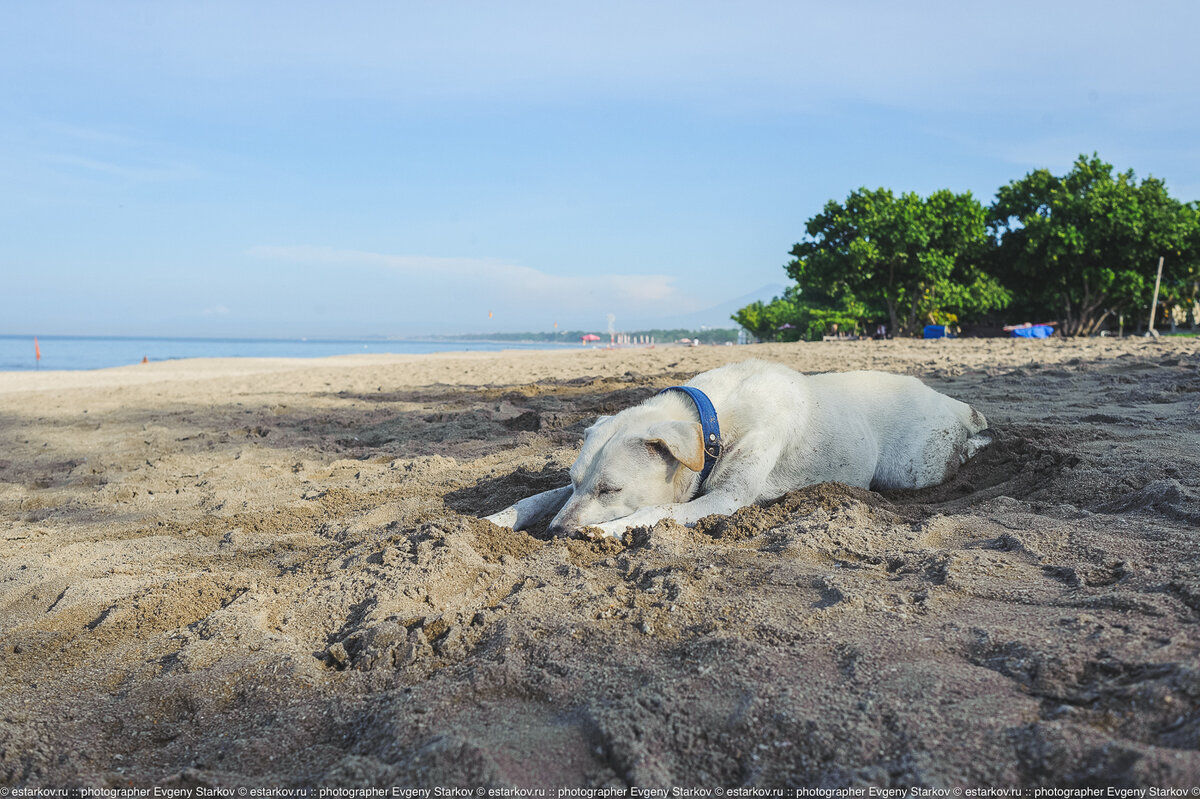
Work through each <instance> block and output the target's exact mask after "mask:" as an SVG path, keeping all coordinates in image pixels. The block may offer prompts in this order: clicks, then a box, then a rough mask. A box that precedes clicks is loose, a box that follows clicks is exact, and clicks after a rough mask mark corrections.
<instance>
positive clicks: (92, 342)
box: [0, 334, 579, 372]
mask: <svg viewBox="0 0 1200 799" xmlns="http://www.w3.org/2000/svg"><path fill="white" fill-rule="evenodd" d="M35 340H36V342H37V343H36V347H35ZM578 346H579V342H577V341H574V340H571V341H563V342H553V341H521V340H499V339H489V338H487V337H486V336H479V337H478V338H449V337H439V336H433V335H428V336H405V337H388V336H361V337H348V338H337V337H319V338H317V337H280V338H268V337H252V336H246V337H223V336H84V335H63V334H47V335H42V334H37V335H36V336H35V335H32V334H29V335H27V334H0V372H10V371H16V372H23V371H34V370H37V369H45V370H66V371H80V370H88V369H106V368H111V367H115V366H128V365H130V364H135V363H141V362H142V359H143V358H144V359H146V360H147V361H149V362H152V363H153V362H157V361H172V360H180V359H184V358H324V357H329V356H334V355H353V354H358V353H364V352H368V353H375V354H406V355H421V354H432V353H437V352H472V351H479V352H494V351H499V350H505V349H529V350H557V349H564V348H567V347H578ZM39 354H40V358H39V357H38V356H39Z"/></svg>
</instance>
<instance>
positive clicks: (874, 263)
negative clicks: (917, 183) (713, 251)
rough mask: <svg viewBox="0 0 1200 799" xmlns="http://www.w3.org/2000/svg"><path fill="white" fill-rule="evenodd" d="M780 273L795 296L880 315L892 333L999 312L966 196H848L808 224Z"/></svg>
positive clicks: (981, 217)
mask: <svg viewBox="0 0 1200 799" xmlns="http://www.w3.org/2000/svg"><path fill="white" fill-rule="evenodd" d="M806 231H807V233H808V238H807V240H805V241H802V242H800V243H798V244H796V246H794V247H793V248H792V251H791V254H792V256H793V258H794V260H792V261H791V262H790V263H789V264H788V265H787V272H788V274H789V275H791V277H792V278H794V279H795V280H796V282H797V284H798V285H799V287H800V291H801V294H802V296H805V295H809V294H817V293H820V294H826V295H830V296H835V297H839V298H841V299H842V300H843V301H844V302H848V301H853V303H855V304H857V305H858V306H859V307H862V308H863V309H878V313H880V315H883V314H886V316H887V318H888V320H889V321H890V323H891V330H892V331H893V332H894V333H895V334H896V335H906V334H912V333H913V332H915V331H916V329H917V328H918V326H919V325H920V324H922V323H925V322H930V321H943V320H946V319H949V318H951V317H954V318H958V317H960V316H966V315H970V314H973V313H980V312H983V311H987V310H990V309H992V308H998V307H1003V306H1004V305H1005V304H1006V303H1007V302H1008V300H1009V296H1010V295H1009V293H1008V291H1007V290H1006V289H1005V288H1004V287H1003V286H1001V285H1000V284H999V283H998V282H997V281H996V280H995V279H994V278H992V277H991V276H990V275H989V274H987V273H986V272H984V271H983V270H982V268H981V266H980V264H981V263H982V261H983V259H984V255H985V253H986V251H987V248H988V246H989V244H990V239H989V237H988V230H987V225H986V212H985V210H984V208H983V206H982V205H981V204H980V203H979V202H978V201H977V200H976V199H975V198H974V197H972V196H971V194H970V193H969V192H967V193H964V194H955V193H953V192H951V191H949V190H946V189H943V190H940V191H936V192H934V193H933V194H932V195H930V196H929V197H928V198H924V197H921V196H920V195H918V194H915V193H911V192H910V193H905V194H901V195H899V196H896V195H894V194H892V192H891V191H890V190H888V189H882V188H881V189H876V190H874V191H871V190H868V189H866V188H863V189H859V190H857V191H855V192H852V193H851V194H850V196H849V197H847V198H846V202H845V203H838V202H836V201H830V202H828V203H826V205H825V208H824V210H823V211H822V212H821V213H819V214H817V215H816V216H814V217H813V218H812V219H810V220H809V221H808V224H807V225H806Z"/></svg>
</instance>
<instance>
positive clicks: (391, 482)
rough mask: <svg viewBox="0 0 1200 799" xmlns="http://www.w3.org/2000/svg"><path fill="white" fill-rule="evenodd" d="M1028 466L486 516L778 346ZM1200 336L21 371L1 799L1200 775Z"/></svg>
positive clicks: (4, 443) (8, 427)
mask: <svg viewBox="0 0 1200 799" xmlns="http://www.w3.org/2000/svg"><path fill="white" fill-rule="evenodd" d="M752 356H753V357H760V358H767V359H770V360H776V361H779V362H782V363H784V364H786V365H788V366H791V367H792V368H795V369H798V370H800V371H804V372H810V373H812V372H820V371H827V370H831V369H850V368H871V369H885V370H889V371H895V372H901V373H907V374H914V375H917V376H919V377H921V378H923V379H924V380H925V381H926V382H927V383H928V384H929V385H931V386H932V387H933V388H935V389H937V390H939V391H942V392H943V393H946V394H949V395H951V396H953V397H955V398H957V399H960V400H963V401H965V402H968V403H970V404H971V405H973V406H975V407H977V408H979V409H980V410H981V411H982V412H983V413H985V414H986V415H987V417H988V419H989V420H990V421H991V422H992V426H993V429H994V430H995V432H996V441H995V443H994V444H993V445H992V446H991V447H990V448H988V449H986V450H985V451H984V452H983V453H982V454H981V455H980V456H978V457H977V458H976V459H975V460H974V461H972V462H970V463H969V464H967V466H966V467H964V468H963V470H962V471H961V473H960V474H959V475H958V476H957V477H956V478H954V480H952V481H951V482H950V483H948V484H945V485H943V486H939V487H936V488H933V489H928V490H924V491H920V492H894V493H883V494H880V493H874V492H869V491H864V490H860V489H850V488H846V487H844V486H839V485H836V484H826V485H820V486H814V487H811V488H807V489H803V490H800V491H796V492H794V493H792V494H789V495H787V496H786V497H784V498H782V499H781V500H779V501H777V502H774V503H771V504H769V505H767V506H764V507H752V508H746V509H744V510H742V511H739V512H738V513H736V514H734V515H733V516H729V517H712V518H710V519H708V520H706V521H704V522H702V523H701V524H699V525H698V526H696V527H695V528H691V529H689V528H684V527H681V526H679V525H676V524H674V523H671V522H663V523H659V524H658V525H656V526H655V527H654V528H653V529H650V530H641V531H638V532H636V533H635V534H633V535H630V536H627V537H626V539H625V540H624V541H611V540H610V541H601V542H585V541H582V540H557V539H555V540H547V539H546V538H545V536H544V535H543V534H542V533H541V531H538V530H534V531H533V534H526V533H514V532H511V531H508V530H505V529H502V528H498V527H495V526H493V525H491V524H490V523H488V522H484V521H480V520H479V519H478V518H477V517H478V516H480V515H483V514H487V513H491V512H494V511H496V510H499V509H500V508H502V507H505V506H506V505H508V504H510V503H511V502H513V501H515V500H516V499H519V498H521V497H524V496H528V495H530V494H533V493H535V492H537V491H540V490H544V489H548V488H553V487H556V486H559V485H562V484H564V483H565V481H566V479H567V478H566V469H567V467H568V465H569V464H570V463H571V461H572V460H573V458H574V455H575V452H576V447H577V446H578V441H579V438H580V436H581V433H582V430H583V428H584V427H586V426H587V424H589V423H590V422H591V420H592V419H593V418H594V417H595V416H596V415H598V414H602V413H612V412H614V411H617V410H620V409H621V408H624V407H627V406H628V405H630V404H633V403H636V402H638V401H640V400H642V399H644V398H645V397H647V396H649V395H651V394H652V393H653V392H655V391H656V390H658V389H659V388H662V387H664V386H667V385H672V384H676V383H679V382H682V381H684V380H686V379H687V378H689V377H691V376H692V375H694V374H695V373H696V372H699V371H703V370H704V369H708V368H712V367H715V366H718V365H720V364H722V363H726V362H729V361H733V360H741V359H743V358H747V357H752ZM1198 453H1200V344H1197V343H1196V341H1195V340H1194V339H1192V340H1165V339H1164V340H1157V341H1147V340H1125V341H1110V340H1103V339H1099V340H1087V341H1067V342H1064V341H1048V342H1025V341H1021V342H1014V341H1007V340H985V341H969V340H960V341H938V342H922V341H893V342H854V343H826V344H797V345H759V346H756V347H753V348H750V347H743V348H708V349H687V350H682V349H657V350H653V351H650V350H635V351H621V352H604V351H586V352H554V353H539V352H520V353H515V352H509V353H471V354H454V355H441V356H389V357H384V356H353V357H346V358H337V359H323V360H315V361H265V360H255V361H187V362H179V363H167V364H150V365H145V366H134V367H126V368H122V369H113V370H104V371H100V372H90V373H48V374H41V375H37V374H28V373H23V374H12V373H9V374H3V375H0V520H2V527H0V530H2V535H0V538H2V540H0V608H2V612H0V785H4V786H51V787H53V786H58V787H69V786H96V787H126V786H129V785H135V786H148V785H161V786H177V787H197V786H209V787H213V786H220V787H227V788H235V787H239V786H278V787H305V786H309V787H337V786H359V787H361V786H368V785H378V786H391V785H408V786H413V785H419V786H460V787H470V788H474V787H476V786H483V787H489V786H537V787H573V786H591V787H605V786H608V787H614V788H616V787H623V786H633V785H636V786H641V787H671V786H680V787H704V788H708V789H715V788H717V787H718V786H719V787H722V788H725V789H728V788H734V787H737V786H760V787H785V786H825V787H836V786H846V785H862V786H866V785H876V786H889V787H905V788H907V787H912V786H931V787H937V786H963V787H966V786H973V785H996V786H1038V785H1042V786H1046V785H1055V786H1070V785H1076V786H1078V785H1142V786H1144V785H1153V786H1180V787H1190V786H1194V785H1200V670H1198V665H1197V664H1198V663H1200V651H1198V649H1200V633H1198V628H1197V622H1198V621H1200V539H1198V535H1200V534H1198V532H1197V529H1198V528H1200V466H1198V465H1197V454H1198Z"/></svg>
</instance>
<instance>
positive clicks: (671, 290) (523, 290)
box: [247, 246, 701, 313]
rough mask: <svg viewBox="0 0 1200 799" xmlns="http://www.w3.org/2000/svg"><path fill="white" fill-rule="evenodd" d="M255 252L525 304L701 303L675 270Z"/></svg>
mask: <svg viewBox="0 0 1200 799" xmlns="http://www.w3.org/2000/svg"><path fill="white" fill-rule="evenodd" d="M247 254H248V255H250V256H252V257H254V258H260V259H265V260H272V261H283V262H289V263H294V264H310V265H313V264H315V265H326V266H330V267H343V268H344V267H347V266H358V267H368V268H373V269H380V270H386V271H388V272H392V273H395V274H398V275H402V276H408V277H421V278H425V279H431V278H432V279H434V280H435V281H438V282H441V281H444V285H445V287H446V289H447V295H448V296H449V295H458V296H460V295H462V294H464V293H466V294H470V295H474V296H479V295H483V296H490V297H494V298H495V299H496V300H498V301H503V302H506V303H508V304H510V305H518V306H522V307H545V306H552V307H556V308H562V309H567V310H587V309H603V310H606V311H607V310H613V311H632V312H645V311H648V310H660V311H661V310H662V309H663V308H664V307H669V308H670V310H671V312H672V313H676V312H687V311H693V310H696V309H698V308H699V307H701V305H700V304H699V303H698V302H697V301H696V299H695V298H694V297H691V296H689V295H687V294H685V293H684V292H682V291H681V290H680V289H679V287H678V286H677V285H676V283H677V282H678V279H677V278H676V277H674V276H672V275H632V274H619V273H604V274H588V275H557V274H551V273H548V272H543V271H541V270H538V269H534V268H533V267H529V266H522V265H519V264H511V263H507V262H505V261H502V260H499V259H492V258H448V257H435V256H421V255H388V254H384V253H374V252H364V251H361V250H339V249H334V248H328V247H310V246H259V247H253V248H251V249H250V250H248V251H247Z"/></svg>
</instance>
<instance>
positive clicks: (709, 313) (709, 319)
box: [630, 283, 787, 330]
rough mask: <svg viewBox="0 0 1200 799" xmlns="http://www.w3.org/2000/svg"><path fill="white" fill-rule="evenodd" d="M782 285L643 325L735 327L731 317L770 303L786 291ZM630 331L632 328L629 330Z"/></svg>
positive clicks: (771, 285) (663, 326)
mask: <svg viewBox="0 0 1200 799" xmlns="http://www.w3.org/2000/svg"><path fill="white" fill-rule="evenodd" d="M786 288H787V286H785V285H784V284H782V283H768V284H767V285H765V286H760V287H759V288H757V289H755V290H754V291H752V292H750V293H749V294H743V295H742V296H740V297H736V298H734V299H732V300H726V301H725V302H722V303H720V304H718V305H714V306H712V307H711V308H704V309H703V310H699V311H692V312H691V313H686V314H677V315H675V316H663V317H657V318H655V319H654V320H653V324H647V325H644V326H645V327H659V328H677V327H678V328H684V329H686V330H699V329H700V328H702V327H724V328H729V327H737V322H735V321H733V320H732V319H730V318H729V317H731V316H732V315H733V314H734V313H735V312H736V311H738V310H740V309H742V308H745V307H746V306H747V305H749V304H750V303H752V302H755V301H762V302H770V301H771V299H772V298H774V297H778V296H779V295H781V294H783V292H784V289H786ZM630 329H632V328H630Z"/></svg>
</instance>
